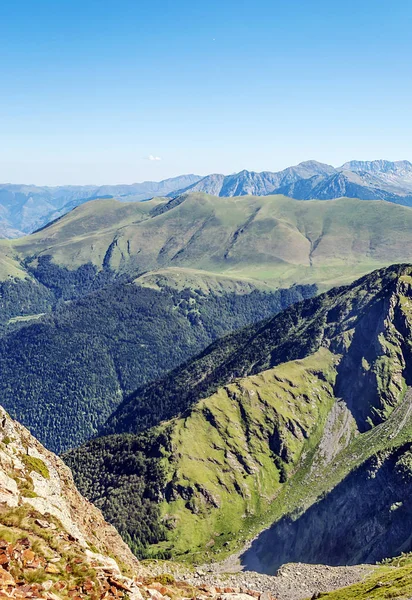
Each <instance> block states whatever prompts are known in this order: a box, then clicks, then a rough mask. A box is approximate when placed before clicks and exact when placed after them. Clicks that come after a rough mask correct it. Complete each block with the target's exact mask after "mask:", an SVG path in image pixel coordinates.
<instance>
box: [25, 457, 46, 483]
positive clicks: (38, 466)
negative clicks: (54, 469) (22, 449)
mask: <svg viewBox="0 0 412 600" xmlns="http://www.w3.org/2000/svg"><path fill="white" fill-rule="evenodd" d="M22 460H23V462H24V464H25V465H26V467H27V468H28V469H30V470H31V471H34V472H35V473H38V474H39V475H41V476H42V477H44V479H50V472H49V469H48V467H47V465H46V464H45V463H44V462H43V461H42V459H41V458H37V457H35V456H29V455H27V454H23V456H22Z"/></svg>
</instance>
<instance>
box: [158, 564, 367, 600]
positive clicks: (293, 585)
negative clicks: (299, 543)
mask: <svg viewBox="0 0 412 600" xmlns="http://www.w3.org/2000/svg"><path fill="white" fill-rule="evenodd" d="M374 568H376V567H374V566H373V565H357V566H353V567H328V566H326V565H308V564H303V563H290V564H287V565H283V566H282V567H281V568H280V569H279V571H278V572H277V574H276V575H262V574H261V573H256V572H254V571H239V572H237V573H234V572H232V573H222V572H221V565H218V564H216V565H205V566H203V567H199V568H198V569H197V570H195V571H193V572H190V571H188V570H186V569H185V567H183V566H181V565H178V564H176V563H168V562H160V561H159V562H158V561H154V562H152V563H151V565H150V570H151V571H154V572H155V573H156V574H160V573H171V574H173V575H174V577H175V578H176V579H180V580H184V581H187V582H188V583H191V584H194V585H208V586H217V587H222V588H223V587H231V588H234V589H235V590H236V592H241V591H243V590H245V589H251V590H256V591H257V592H268V593H269V594H270V595H271V596H273V597H275V598H276V599H277V600H303V599H305V598H311V596H312V595H313V594H316V593H317V592H328V591H332V590H336V589H338V588H341V587H345V586H347V585H351V584H353V583H356V582H358V581H362V579H364V578H365V577H366V576H367V575H368V574H369V573H371V572H372V571H373V569H374Z"/></svg>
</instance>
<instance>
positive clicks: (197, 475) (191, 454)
mask: <svg viewBox="0 0 412 600" xmlns="http://www.w3.org/2000/svg"><path fill="white" fill-rule="evenodd" d="M334 360H335V359H334V357H333V355H332V354H331V353H329V352H328V351H327V350H321V351H320V352H319V353H317V354H316V355H314V356H312V357H309V358H307V359H304V360H302V361H296V362H292V363H287V364H285V365H281V366H279V367H276V368H275V369H271V370H269V371H265V372H263V373H261V374H259V375H256V376H252V377H249V378H245V379H240V380H239V381H237V382H236V383H233V384H230V385H228V386H226V387H224V388H221V389H220V390H219V391H218V392H217V393H216V394H213V395H212V396H211V397H210V398H207V399H206V400H202V401H201V402H199V403H198V404H197V405H196V406H195V407H194V408H193V409H192V410H191V411H190V413H189V414H188V415H187V416H184V417H182V418H181V419H177V420H175V421H174V422H172V423H167V424H166V425H165V427H170V426H172V435H171V444H172V459H171V461H170V463H169V464H168V465H166V469H167V470H168V472H169V473H168V479H169V481H170V484H169V487H170V488H171V489H185V490H187V492H186V495H187V496H188V497H190V499H189V501H187V500H186V499H183V498H182V496H181V495H180V496H178V497H177V498H176V499H175V500H174V499H173V492H172V493H171V492H170V489H169V494H170V493H171V494H172V500H171V501H169V502H165V503H164V504H163V507H162V509H163V516H164V518H165V519H166V520H168V521H169V522H170V521H172V522H173V523H174V524H175V527H176V529H174V530H173V532H172V533H171V534H170V536H169V540H168V542H167V543H165V544H160V545H159V547H158V548H159V549H164V548H165V547H168V546H170V545H172V546H173V552H174V553H177V554H184V553H185V552H186V551H188V550H190V551H191V553H195V554H196V552H199V551H200V552H201V553H203V551H204V549H205V548H207V547H212V546H213V550H214V551H216V550H217V549H219V548H222V546H223V545H225V547H226V549H228V548H227V546H228V544H229V543H230V541H232V542H233V541H234V540H236V542H235V546H236V545H238V543H239V540H241V539H247V537H249V536H250V535H251V533H253V532H255V531H256V529H259V527H261V519H262V518H264V515H265V513H266V512H267V510H268V507H269V505H270V504H271V503H272V502H273V499H274V498H275V497H276V496H277V495H278V494H279V492H280V490H281V487H282V485H281V483H282V481H283V478H284V477H286V476H293V473H294V470H295V468H296V465H297V464H298V462H299V460H300V459H301V457H302V454H303V453H304V452H308V451H309V448H310V447H311V446H312V445H313V440H314V439H316V437H317V435H316V432H317V431H319V430H320V429H321V425H322V423H324V420H325V417H326V415H327V413H328V411H329V409H330V407H331V404H332V402H333V399H332V386H331V384H332V383H333V380H334V376H335V371H334ZM319 373H322V377H321V378H320V377H319ZM276 432H280V436H281V440H277V438H276ZM309 437H310V439H308V438H309ZM279 445H280V446H281V447H282V450H281V454H282V456H283V459H281V458H278V460H274V458H275V453H276V452H279V450H278V448H277V446H279Z"/></svg>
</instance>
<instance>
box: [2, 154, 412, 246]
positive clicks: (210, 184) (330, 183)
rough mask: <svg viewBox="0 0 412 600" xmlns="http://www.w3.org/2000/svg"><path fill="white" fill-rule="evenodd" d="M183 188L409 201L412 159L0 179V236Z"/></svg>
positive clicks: (307, 197) (232, 193) (230, 194)
mask: <svg viewBox="0 0 412 600" xmlns="http://www.w3.org/2000/svg"><path fill="white" fill-rule="evenodd" d="M187 192H204V193H207V194H211V195H213V196H218V197H233V196H248V195H250V196H268V195H275V194H281V195H284V196H288V197H290V198H295V199H296V200H312V199H318V200H332V199H335V198H342V197H346V198H359V199H360V200H387V201H388V202H393V203H395V204H401V205H404V206H412V163H410V162H409V161H407V160H402V161H397V162H391V161H388V160H373V161H357V160H352V161H349V162H347V163H345V164H343V165H342V166H341V167H337V168H335V167H333V166H331V165H328V164H324V163H320V162H318V161H316V160H308V161H305V162H302V163H300V164H298V165H296V166H292V167H288V168H287V169H284V170H282V171H278V172H271V171H262V172H261V173H257V172H255V171H247V170H243V171H240V172H239V173H234V174H232V175H223V174H220V173H214V174H211V175H207V176H206V177H201V176H199V175H181V176H179V177H173V178H171V179H165V180H163V181H159V182H155V181H144V182H142V183H134V184H131V185H101V186H94V185H87V186H59V187H37V186H33V185H16V184H0V238H15V237H20V236H22V235H24V234H27V233H32V232H33V231H36V230H37V229H41V228H42V227H44V226H45V225H46V224H47V223H50V222H51V221H53V220H55V219H57V218H59V217H61V216H62V215H64V214H66V213H68V212H70V211H71V210H73V209H74V208H76V207H77V206H79V205H80V204H84V203H85V202H88V201H89V200H94V199H104V198H116V199H117V200H120V201H127V202H140V201H142V200H148V199H151V198H153V197H167V198H177V197H178V196H181V195H182V194H185V193H187Z"/></svg>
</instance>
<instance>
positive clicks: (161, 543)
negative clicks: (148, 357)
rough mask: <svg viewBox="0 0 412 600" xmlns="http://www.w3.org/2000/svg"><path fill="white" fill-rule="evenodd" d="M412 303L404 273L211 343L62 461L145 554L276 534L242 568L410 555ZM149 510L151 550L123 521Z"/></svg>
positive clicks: (408, 272) (263, 539) (215, 551)
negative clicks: (149, 462)
mask: <svg viewBox="0 0 412 600" xmlns="http://www.w3.org/2000/svg"><path fill="white" fill-rule="evenodd" d="M411 306H412V267H409V266H395V267H391V268H388V269H386V270H381V271H377V272H374V273H372V274H371V275H368V276H366V277H364V278H362V279H361V280H358V281H357V282H355V283H354V284H353V285H351V286H348V287H344V288H336V289H333V290H331V291H330V292H328V293H326V294H323V295H321V296H319V297H317V298H313V299H310V300H306V301H304V302H301V303H299V304H297V305H294V306H292V307H290V308H289V309H286V310H285V311H283V312H282V313H280V314H279V315H277V316H276V317H274V318H273V319H270V320H268V321H265V322H262V323H260V324H258V325H256V326H252V327H249V328H247V329H245V330H243V331H241V332H239V333H237V334H233V335H231V336H228V337H226V338H224V339H223V340H222V341H218V342H216V343H215V344H213V345H212V346H211V347H210V348H209V349H207V350H206V351H205V352H204V353H203V354H201V355H200V356H199V357H198V358H196V359H195V360H193V361H191V362H189V363H188V364H187V365H184V366H183V367H180V368H178V369H176V370H175V371H174V372H173V373H172V374H170V375H169V376H167V377H166V378H165V379H164V380H162V381H160V382H157V383H154V384H151V385H149V386H146V387H145V388H142V389H141V390H139V391H138V392H137V393H136V394H135V395H134V396H132V397H131V398H130V399H129V400H127V401H125V402H124V403H123V404H122V405H121V406H120V407H119V409H118V410H117V412H116V413H115V416H114V417H112V418H111V419H110V420H109V422H108V424H107V426H106V427H105V429H104V430H105V431H106V432H107V433H109V432H113V433H115V432H116V433H117V435H114V436H111V437H109V438H100V439H97V440H95V441H93V442H91V443H90V444H88V445H86V446H84V447H82V448H80V449H78V450H75V451H72V452H71V453H70V454H69V455H68V456H67V458H66V459H67V461H68V462H69V464H70V465H71V466H72V468H73V469H74V471H75V475H76V479H77V482H78V484H79V486H80V489H82V491H83V492H84V493H85V494H86V495H87V496H88V497H89V498H90V499H91V500H92V501H94V502H96V503H97V504H98V505H99V506H101V507H102V509H103V510H104V511H105V514H106V515H107V516H108V518H109V519H111V520H112V521H113V522H114V523H116V524H118V525H119V526H120V531H121V532H122V534H123V535H124V536H125V538H126V539H127V540H128V541H129V543H131V545H132V547H133V548H134V549H135V550H136V551H138V552H142V547H143V546H144V545H145V544H147V542H148V541H149V542H150V543H152V547H151V549H150V550H149V552H151V553H154V554H159V553H160V555H163V556H165V555H166V556H167V555H169V554H171V555H174V556H180V557H185V556H186V557H190V558H191V559H195V560H196V561H202V560H204V559H207V558H208V557H209V558H210V557H212V556H217V557H224V556H226V555H227V554H229V553H231V552H233V551H235V550H238V549H240V548H241V547H242V545H243V544H244V542H245V541H246V540H248V539H250V538H252V537H253V536H254V535H256V534H258V533H259V532H261V531H262V530H263V529H264V527H267V526H269V525H271V524H273V525H272V527H271V528H270V529H269V530H267V531H266V532H264V533H262V534H261V536H259V537H258V538H257V539H256V541H255V542H254V543H253V545H252V546H251V548H250V549H249V550H248V551H247V552H246V553H245V554H244V555H243V556H242V560H243V561H244V562H245V564H246V565H247V566H248V567H249V568H254V569H257V570H260V571H263V572H267V573H273V572H274V571H275V570H276V568H277V567H278V566H279V564H281V563H282V562H292V561H299V560H300V561H301V560H304V559H303V557H306V558H305V560H306V561H307V560H310V561H312V560H313V561H318V562H322V560H320V559H323V562H328V563H329V564H331V562H330V561H332V564H346V563H351V562H352V561H355V560H357V561H359V562H360V561H372V562H374V561H375V560H379V559H381V558H383V557H385V556H390V555H391V554H392V555H393V554H395V553H397V552H399V550H409V549H410V545H411V544H410V526H412V523H410V519H409V517H408V518H405V514H407V515H408V514H410V512H411V511H409V508H408V507H409V506H411V508H412V494H411V493H410V484H409V481H410V479H409V478H410V477H411V476H412V475H411V473H412V467H411V465H412V460H411V459H410V456H411V454H410V451H411V450H410V447H411V443H410V442H412V410H411V406H412V404H411V403H412V394H411V392H410V391H409V387H408V386H410V385H411V381H412V371H411V367H410V365H411V364H412V360H411V359H412V355H411V351H412V330H411V328H412V309H411ZM171 417H172V418H171ZM162 418H163V419H167V418H169V421H166V422H164V423H163V424H161V425H160V426H157V427H154V429H152V430H150V431H149V432H147V433H145V434H141V435H140V436H139V435H138V436H136V435H135V434H136V433H137V432H138V431H139V430H143V429H144V428H146V427H147V426H148V425H150V424H153V425H156V423H159V421H160V420H161V419H162ZM124 432H129V433H127V434H126V435H125V434H124ZM133 434H134V435H133ZM133 445H134V446H135V447H137V448H140V450H139V452H140V453H141V454H139V456H140V458H141V457H142V456H144V455H145V453H146V454H148V455H149V456H151V458H152V459H153V460H155V461H156V464H157V471H156V473H155V474H153V471H152V474H149V475H145V474H144V471H143V470H142V466H141V464H140V465H139V464H138V463H137V462H133V456H134V455H135V453H134V451H133V449H132V447H133ZM108 447H109V448H110V452H109V453H108V452H107V450H106V448H108ZM142 448H143V450H142ZM149 448H151V449H152V450H149ZM154 448H155V450H153V449H154ZM120 457H121V458H120ZM143 462H144V461H143ZM137 481H140V484H139V485H138V486H137V485H136V486H135V485H134V483H133V482H136V483H137ZM114 482H116V488H117V492H116V493H114V491H113V486H114ZM382 490H386V492H385V493H382ZM371 498H372V499H373V501H370V500H368V499H371ZM376 498H381V501H380V503H379V502H378V501H377V500H376ZM143 501H144V502H151V503H153V502H154V505H153V506H154V509H155V512H153V513H152V516H151V520H148V522H149V523H151V526H152V531H155V532H156V533H155V534H154V535H152V536H151V537H150V538H146V537H145V534H144V532H143V530H142V529H139V528H138V527H136V523H135V522H133V520H132V519H130V520H129V519H125V518H124V515H126V514H129V513H131V512H132V511H133V507H135V508H136V507H137V506H139V505H140V504H141V503H142V502H143ZM354 502H355V503H356V506H357V507H358V508H357V512H356V511H354V510H353V507H354ZM403 505H404V507H405V510H397V508H399V507H402V506H403ZM405 511H406V512H405ZM411 514H412V513H411ZM336 515H339V518H335V517H336ZM344 536H346V537H344ZM154 538H156V540H157V544H155V545H153V539H154ZM365 539H367V540H368V541H367V543H366V542H365ZM383 539H385V540H386V541H385V543H383V541H382V540H383ZM408 546H409V547H408ZM345 549H346V550H347V551H346V553H345ZM349 551H350V555H348V552H349ZM322 553H323V554H322ZM326 555H327V556H328V559H326V558H325V557H326Z"/></svg>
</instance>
